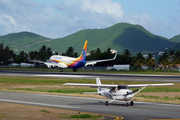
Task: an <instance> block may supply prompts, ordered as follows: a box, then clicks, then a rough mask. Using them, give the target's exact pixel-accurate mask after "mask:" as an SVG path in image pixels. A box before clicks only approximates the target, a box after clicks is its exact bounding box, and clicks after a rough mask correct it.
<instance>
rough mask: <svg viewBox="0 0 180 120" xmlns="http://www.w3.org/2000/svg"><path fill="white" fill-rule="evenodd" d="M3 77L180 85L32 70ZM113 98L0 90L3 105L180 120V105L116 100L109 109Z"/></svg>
mask: <svg viewBox="0 0 180 120" xmlns="http://www.w3.org/2000/svg"><path fill="white" fill-rule="evenodd" d="M0 76H25V77H34V76H36V77H38V76H39V77H56V78H74V79H76V78H82V79H94V78H96V77H100V78H101V79H104V80H106V79H108V80H130V81H153V82H155V81H156V82H157V81H158V82H180V76H150V75H120V74H119V75H117V74H116V75H112V74H111V75H110V74H94V73H93V74H85V73H51V72H28V71H23V72H22V71H3V70H0ZM107 100H108V101H109V100H110V99H100V98H86V97H73V96H61V95H47V94H34V93H18V92H3V91H0V102H9V103H16V104H25V105H33V106H44V107H51V108H61V109H68V110H75V111H84V112H91V113H98V114H106V115H107V116H108V115H113V116H116V117H119V118H124V119H125V120H149V119H177V118H179V119H180V105H178V104H161V103H151V102H138V101H134V106H128V107H126V106H125V103H124V102H120V101H115V102H112V104H110V105H109V106H105V104H104V102H105V101H107Z"/></svg>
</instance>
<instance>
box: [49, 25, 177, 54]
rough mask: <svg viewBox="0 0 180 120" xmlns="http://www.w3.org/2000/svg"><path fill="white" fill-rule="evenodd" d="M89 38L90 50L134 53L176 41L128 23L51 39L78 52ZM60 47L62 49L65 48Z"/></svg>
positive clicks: (153, 49)
mask: <svg viewBox="0 0 180 120" xmlns="http://www.w3.org/2000/svg"><path fill="white" fill-rule="evenodd" d="M85 40H88V51H90V50H95V49H97V48H100V49H101V50H106V49H107V48H108V47H110V48H111V49H115V50H117V51H118V52H119V53H120V52H122V51H123V50H124V49H129V50H130V51H131V52H132V53H135V52H144V51H156V50H161V49H164V48H167V47H171V46H173V45H174V44H175V43H174V42H170V41H168V39H166V38H163V37H160V36H156V35H153V34H151V33H150V32H148V31H147V30H145V29H144V28H143V27H142V26H139V25H132V24H127V23H119V24H116V25H113V26H111V27H109V28H105V29H87V30H81V31H78V32H76V33H74V34H72V35H69V36H67V37H64V38H61V39H55V40H53V41H51V45H52V46H55V45H56V46H55V47H56V50H58V48H57V47H58V46H61V47H62V46H63V47H65V49H66V48H67V47H68V46H73V47H74V48H75V50H76V51H77V52H81V49H82V46H83V44H84V41H85ZM61 47H59V50H60V51H63V50H64V48H61Z"/></svg>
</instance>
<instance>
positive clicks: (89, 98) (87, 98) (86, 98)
mask: <svg viewBox="0 0 180 120" xmlns="http://www.w3.org/2000/svg"><path fill="white" fill-rule="evenodd" d="M38 96H48V97H59V98H60V97H61V98H71V99H73V98H74V99H85V100H96V101H98V100H102V101H103V100H107V99H103V98H102V99H101V98H91V97H77V96H60V95H45V94H39V95H38ZM108 100H110V99H108Z"/></svg>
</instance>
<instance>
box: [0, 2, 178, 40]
mask: <svg viewBox="0 0 180 120" xmlns="http://www.w3.org/2000/svg"><path fill="white" fill-rule="evenodd" d="M179 1H180V0H179ZM43 2H44V1H43ZM177 14H178V13H177ZM162 21H163V20H162ZM162 21H161V20H158V21H157V20H156V21H155V20H154V19H152V18H151V17H150V16H149V15H148V14H147V13H136V11H135V12H134V13H133V14H131V15H127V14H125V11H123V9H122V6H121V4H120V3H117V2H113V1H112V0H63V1H61V2H59V3H58V4H55V5H49V6H48V5H47V4H43V3H38V2H35V0H34V1H32V0H16V1H15V0H0V31H1V33H0V35H5V34H8V33H13V32H21V31H29V32H34V33H37V34H40V35H43V36H45V37H49V38H60V37H65V36H67V35H70V34H72V33H75V32H77V31H79V30H83V29H94V28H107V27H109V26H112V25H114V24H116V23H120V22H127V23H131V24H139V25H142V26H143V27H144V28H145V29H147V30H148V31H150V32H152V33H154V34H159V35H163V34H165V35H166V33H167V34H168V31H170V30H172V31H173V32H174V31H176V33H177V32H178V31H179V28H178V25H179V24H180V16H178V17H172V18H171V21H173V24H169V25H166V24H165V23H163V22H162ZM175 23H176V24H178V25H175ZM172 34H173V33H171V35H172Z"/></svg>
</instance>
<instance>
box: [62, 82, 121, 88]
mask: <svg viewBox="0 0 180 120" xmlns="http://www.w3.org/2000/svg"><path fill="white" fill-rule="evenodd" d="M63 85H75V86H86V87H92V88H98V87H101V88H114V87H117V86H118V85H108V84H101V85H99V84H82V83H65V84H63Z"/></svg>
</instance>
